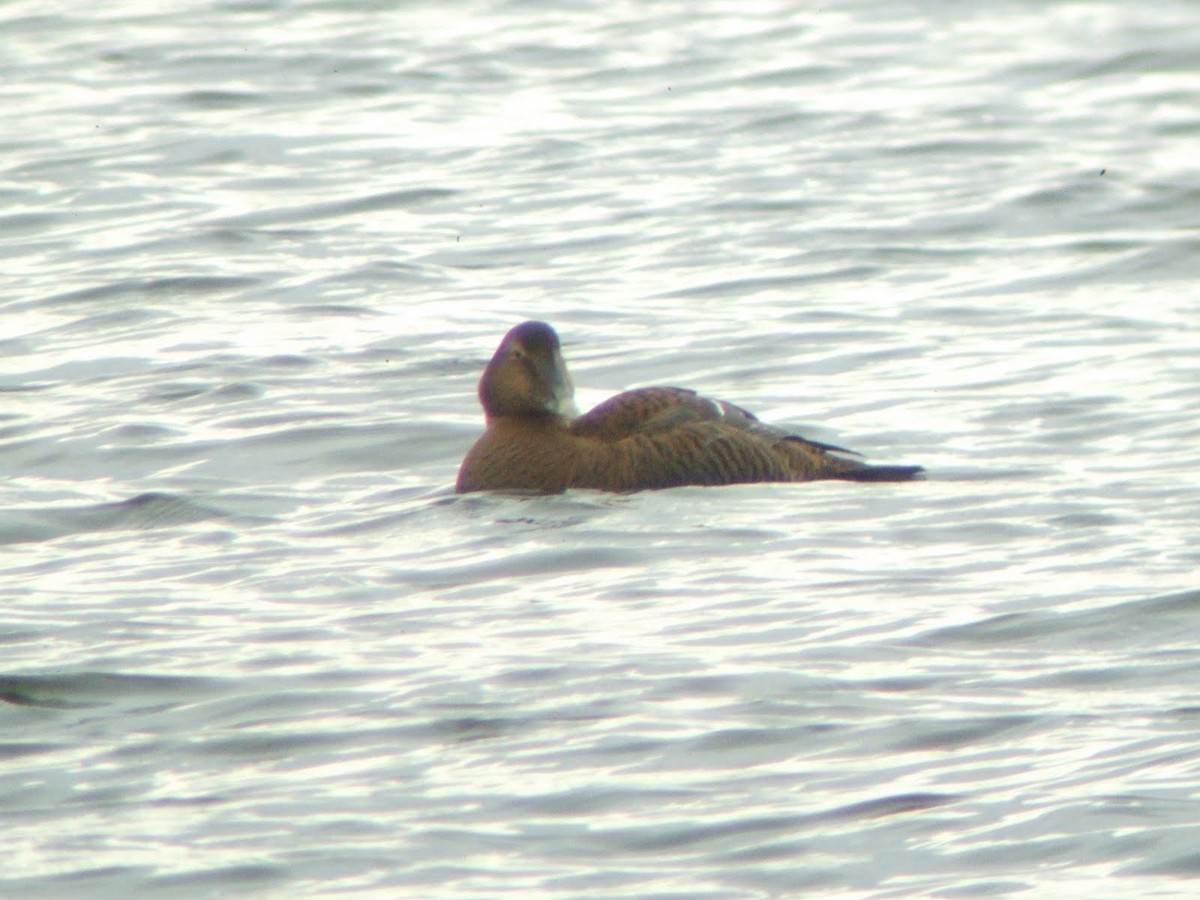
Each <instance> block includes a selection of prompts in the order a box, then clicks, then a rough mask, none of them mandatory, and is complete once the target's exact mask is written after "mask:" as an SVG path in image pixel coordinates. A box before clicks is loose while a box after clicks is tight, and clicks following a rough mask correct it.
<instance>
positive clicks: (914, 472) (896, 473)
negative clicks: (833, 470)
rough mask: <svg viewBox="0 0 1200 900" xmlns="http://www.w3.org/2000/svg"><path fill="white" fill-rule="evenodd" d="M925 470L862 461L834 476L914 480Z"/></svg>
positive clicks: (842, 477)
mask: <svg viewBox="0 0 1200 900" xmlns="http://www.w3.org/2000/svg"><path fill="white" fill-rule="evenodd" d="M924 471H925V469H924V468H923V467H921V466H869V465H867V464H866V463H862V464H861V465H860V466H855V467H854V468H853V469H846V470H845V471H842V472H838V473H837V474H835V475H833V476H832V477H834V478H840V479H844V480H846V481H912V480H913V479H915V478H920V477H921V473H922V472H924Z"/></svg>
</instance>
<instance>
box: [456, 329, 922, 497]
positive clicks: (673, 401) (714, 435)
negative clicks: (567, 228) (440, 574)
mask: <svg viewBox="0 0 1200 900" xmlns="http://www.w3.org/2000/svg"><path fill="white" fill-rule="evenodd" d="M574 393H575V389H574V385H573V383H572V381H571V376H570V375H569V374H568V373H567V366H566V363H565V362H564V361H563V357H562V350H561V349H560V347H559V342H558V335H557V334H556V333H555V331H554V329H553V328H551V327H550V326H549V325H547V324H546V323H545V322H524V323H522V324H520V325H518V326H516V327H515V328H513V329H512V330H511V331H509V332H508V334H506V335H505V336H504V340H502V341H501V342H500V346H499V347H498V348H497V349H496V353H495V355H494V356H492V359H491V362H489V363H488V365H487V368H486V369H484V372H483V377H482V378H481V379H480V381H479V402H480V403H481V404H483V411H484V415H485V417H486V420H487V430H486V431H484V433H483V435H482V436H481V437H480V438H479V440H478V441H476V442H475V446H473V447H472V448H471V449H470V451H469V452H468V453H467V455H466V458H465V459H464V460H463V462H462V466H461V468H460V469H459V472H458V482H457V485H456V489H457V491H458V492H459V493H467V492H470V491H486V490H530V491H539V492H546V493H558V492H560V491H564V490H566V489H567V488H592V489H594V490H601V491H641V490H657V489H660V488H671V487H681V486H683V485H722V484H744V483H747V482H756V481H814V480H817V479H827V478H838V479H844V480H848V481H909V480H911V479H913V478H916V477H917V476H918V475H919V474H920V473H921V471H922V469H921V467H920V466H874V465H868V464H867V463H864V462H859V461H858V460H854V459H848V458H846V457H845V456H842V455H839V454H843V453H850V452H851V451H848V450H843V449H842V448H840V447H834V446H832V445H830V444H822V443H818V442H816V441H810V440H807V439H806V438H803V437H800V436H799V435H796V434H793V433H791V432H790V431H787V430H786V429H783V428H778V427H776V426H773V425H767V424H764V423H762V422H760V421H759V420H758V419H757V418H756V417H755V416H754V414H753V413H750V412H748V411H747V410H744V409H742V408H741V407H740V406H734V405H733V404H732V403H726V402H724V401H722V400H709V399H707V398H705V397H701V396H699V395H698V394H697V393H696V392H695V391H691V390H687V389H685V388H676V387H651V388H639V389H637V390H632V391H625V392H624V393H622V394H617V395H616V396H615V397H612V398H610V399H608V400H606V401H604V402H603V403H601V404H600V405H599V406H597V407H596V408H595V409H593V410H592V411H591V412H589V413H587V414H586V415H582V416H578V415H577V414H576V410H575V406H574Z"/></svg>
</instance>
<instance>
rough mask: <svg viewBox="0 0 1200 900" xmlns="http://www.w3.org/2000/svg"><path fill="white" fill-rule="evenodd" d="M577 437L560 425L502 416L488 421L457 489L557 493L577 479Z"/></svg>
mask: <svg viewBox="0 0 1200 900" xmlns="http://www.w3.org/2000/svg"><path fill="white" fill-rule="evenodd" d="M577 468H578V451H577V442H576V441H575V440H574V439H573V438H571V437H570V436H569V435H568V434H567V433H566V431H565V429H564V428H562V427H561V426H559V427H546V426H542V425H534V424H529V423H525V422H522V421H519V420H518V421H509V420H504V419H500V420H497V421H495V422H493V423H490V424H489V425H488V429H487V431H485V432H484V433H483V434H482V435H481V436H480V438H479V440H478V441H476V442H475V446H473V447H472V448H471V449H470V451H468V453H467V455H466V458H465V459H463V462H462V465H461V466H460V467H459V470H458V483H457V485H456V489H457V491H458V492H459V493H460V494H461V493H467V492H470V491H502V490H530V491H543V492H546V493H558V492H560V491H564V490H566V489H567V488H568V487H571V486H572V484H573V479H574V475H575V470H576V469H577Z"/></svg>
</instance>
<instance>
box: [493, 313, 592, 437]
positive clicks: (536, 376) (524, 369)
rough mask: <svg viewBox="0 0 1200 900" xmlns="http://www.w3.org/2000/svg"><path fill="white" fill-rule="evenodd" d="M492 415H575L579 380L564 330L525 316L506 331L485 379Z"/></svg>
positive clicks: (523, 416) (540, 416)
mask: <svg viewBox="0 0 1200 900" xmlns="http://www.w3.org/2000/svg"><path fill="white" fill-rule="evenodd" d="M479 402H480V403H482V404H483V411H484V413H485V414H486V415H487V417H488V419H494V418H497V417H500V416H506V417H517V418H545V417H564V416H565V417H568V418H569V417H572V416H574V415H575V385H574V384H573V383H572V382H571V376H570V375H568V374H567V364H566V363H565V362H563V357H562V350H561V349H560V347H559V343H558V335H557V334H555V332H554V329H553V328H551V327H550V326H549V325H547V324H546V323H545V322H522V323H521V324H520V325H518V326H517V327H516V328H514V329H512V330H511V331H510V332H509V333H508V334H506V335H505V336H504V340H502V341H501V342H500V346H499V347H497V348H496V353H495V354H494V355H493V356H492V360H491V362H489V363H488V364H487V368H486V369H484V370H483V377H482V378H481V379H479Z"/></svg>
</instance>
